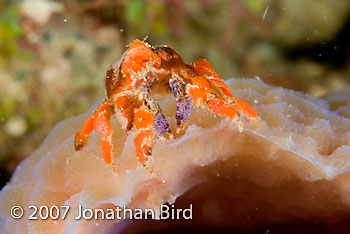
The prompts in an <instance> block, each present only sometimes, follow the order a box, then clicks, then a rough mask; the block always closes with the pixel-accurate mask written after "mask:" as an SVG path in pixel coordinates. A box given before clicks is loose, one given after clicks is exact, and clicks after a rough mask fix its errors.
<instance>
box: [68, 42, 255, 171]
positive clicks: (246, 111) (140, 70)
mask: <svg viewBox="0 0 350 234" xmlns="http://www.w3.org/2000/svg"><path fill="white" fill-rule="evenodd" d="M105 86H106V96H107V97H106V98H105V99H104V101H103V102H102V103H101V104H100V105H99V106H98V107H97V108H96V109H95V111H94V112H93V113H92V115H91V116H90V117H89V118H88V119H86V121H85V122H84V124H83V126H82V128H81V130H80V131H79V132H77V133H76V135H75V141H74V145H75V150H77V151H78V150H80V149H81V148H82V147H83V146H84V145H85V143H86V141H87V138H88V136H89V134H90V133H91V132H92V131H93V130H96V131H97V132H98V134H99V135H100V137H101V149H102V155H103V158H104V162H105V163H106V164H110V163H111V160H112V155H113V144H112V134H113V130H112V126H111V123H110V118H111V116H112V115H113V116H116V117H117V118H118V119H119V121H120V123H121V124H122V127H123V128H124V129H125V130H126V132H127V133H129V134H131V135H132V136H134V139H133V140H134V144H135V148H136V156H137V158H138V161H139V162H140V163H141V164H142V165H144V166H146V165H147V164H148V163H149V161H150V158H151V155H152V147H153V145H154V142H155V139H156V138H157V137H158V138H160V139H162V140H167V139H173V138H174V134H173V133H172V131H171V129H170V127H169V123H168V121H167V120H166V118H165V116H164V115H163V113H162V110H161V108H160V106H159V104H158V103H157V101H156V99H155V94H160V95H164V94H171V93H172V94H173V95H174V96H175V99H176V116H175V118H176V132H177V133H180V132H183V131H184V130H185V129H186V127H187V123H188V119H189V116H190V112H191V105H192V104H194V105H195V106H197V107H202V108H205V109H207V110H209V111H210V112H212V113H213V114H216V115H219V116H223V117H226V118H229V119H232V120H235V121H237V123H240V122H241V121H240V120H241V118H242V117H245V118H246V119H254V118H255V117H256V116H257V112H256V111H255V110H254V109H253V108H251V107H250V106H248V105H247V104H246V103H245V102H244V101H243V100H241V99H239V98H234V97H233V95H232V94H231V92H230V90H229V88H228V87H227V85H226V84H225V83H224V82H223V81H222V80H221V78H220V76H219V75H218V74H217V73H216V72H215V71H214V69H213V67H212V66H211V65H210V64H209V62H207V61H206V60H205V59H199V60H196V61H194V62H192V63H191V64H189V65H187V64H185V63H184V61H183V60H182V59H181V57H180V56H179V55H178V54H177V53H176V52H175V50H173V49H172V48H170V47H168V46H158V47H153V46H151V45H149V44H148V43H147V42H145V41H140V40H134V41H133V42H132V43H131V44H130V45H129V46H128V48H127V50H126V52H125V53H124V54H123V56H122V59H121V62H120V64H119V65H116V64H114V65H111V66H110V67H109V69H108V70H107V74H106V78H105ZM151 94H152V95H151ZM158 96H159V95H158ZM241 129H242V127H240V130H241Z"/></svg>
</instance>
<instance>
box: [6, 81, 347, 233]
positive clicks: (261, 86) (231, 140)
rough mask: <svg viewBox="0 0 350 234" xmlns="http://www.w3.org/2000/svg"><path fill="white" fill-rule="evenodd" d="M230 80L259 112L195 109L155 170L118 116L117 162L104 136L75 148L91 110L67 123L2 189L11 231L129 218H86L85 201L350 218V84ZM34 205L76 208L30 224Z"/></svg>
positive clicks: (198, 218) (271, 218)
mask: <svg viewBox="0 0 350 234" xmlns="http://www.w3.org/2000/svg"><path fill="white" fill-rule="evenodd" d="M227 83H228V85H229V87H230V88H231V90H232V93H233V95H234V96H236V97H240V98H242V99H243V100H245V101H247V103H248V104H249V105H251V106H252V107H254V108H255V109H256V110H257V111H258V113H259V118H257V119H255V120H252V121H249V122H247V123H246V124H245V125H244V131H243V132H242V133H240V132H239V131H238V128H237V126H236V124H235V123H234V122H232V121H230V120H226V119H223V118H220V117H215V116H213V115H212V114H209V113H207V112H206V111H205V110H199V109H195V108H194V109H193V110H192V114H191V117H190V124H189V128H188V129H187V131H186V133H185V134H184V135H183V136H178V137H177V138H176V139H175V140H169V141H164V142H162V141H160V140H158V141H157V143H156V145H155V147H154V150H153V157H154V161H153V165H152V167H153V169H154V172H155V173H154V175H150V174H149V173H148V172H147V171H146V170H144V169H143V168H142V167H141V166H139V165H138V163H137V160H136V157H135V150H134V145H133V141H132V139H131V138H127V137H126V136H125V133H124V131H123V130H122V129H121V128H120V125H119V123H118V122H117V121H116V120H113V122H112V124H113V125H114V137H113V139H114V145H115V162H114V166H108V165H105V164H104V162H103V159H102V158H101V151H100V146H99V137H98V136H97V134H96V133H93V134H92V135H91V136H90V138H89V140H88V143H87V145H86V146H85V147H84V148H83V149H82V150H81V151H79V152H75V151H74V148H73V136H74V133H75V132H76V131H77V130H78V129H79V128H80V127H81V125H82V123H83V121H84V119H85V118H86V117H87V116H88V115H87V114H83V115H80V116H78V117H73V118H70V119H67V120H65V121H63V122H61V123H59V124H58V125H57V126H56V127H55V128H54V129H53V130H52V132H51V133H50V134H49V136H48V137H47V138H46V140H45V141H44V143H43V144H42V145H41V147H40V148H39V149H38V150H37V151H35V152H34V153H33V154H32V155H31V156H30V157H28V158H27V159H26V160H25V161H24V162H22V163H21V164H20V165H19V166H18V168H17V170H16V173H15V174H14V176H13V177H12V180H11V182H10V183H9V184H8V185H7V186H6V187H5V188H4V189H3V190H2V191H1V193H0V215H1V216H0V217H1V219H0V220H1V221H0V225H1V226H2V227H5V230H6V231H7V232H5V233H27V232H28V233H47V232H50V233H60V232H64V233H97V232H98V233H104V232H106V233H107V232H108V230H114V231H116V230H122V229H125V228H127V227H128V225H129V223H130V222H129V221H127V222H126V221H124V222H122V223H116V222H110V221H101V220H98V221H95V220H93V221H90V222H88V221H81V222H78V221H76V220H74V216H76V214H77V212H76V211H77V206H78V205H79V204H82V205H83V206H84V207H89V208H96V207H102V208H107V207H115V206H123V205H124V204H125V205H127V206H128V207H129V208H154V209H159V206H160V205H161V204H164V203H166V202H169V203H172V202H174V201H175V199H176V200H177V201H176V203H175V206H178V207H185V208H186V207H188V205H189V204H190V203H192V204H193V209H194V211H193V212H194V216H195V220H194V221H190V222H186V225H201V224H205V225H213V226H241V225H259V224H262V223H288V222H298V221H301V220H318V221H327V222H336V221H338V220H341V219H343V218H344V217H350V196H349V194H350V174H349V172H350V119H349V113H350V111H349V109H350V104H349V103H350V97H349V93H350V87H346V88H344V89H342V90H339V91H336V92H334V93H332V94H330V95H329V96H327V97H325V99H317V98H314V97H312V96H310V95H308V94H303V93H299V92H295V91H293V90H287V89H282V88H278V87H272V86H269V85H266V84H265V83H263V82H262V81H260V80H256V79H231V80H228V81H227ZM160 105H161V106H162V108H163V110H164V113H165V115H166V116H167V117H168V119H169V122H170V123H171V125H172V127H174V123H175V121H174V116H175V113H174V110H175V104H174V100H173V98H172V97H166V98H163V99H161V100H160ZM173 129H174V128H173ZM13 205H21V206H23V207H25V217H24V218H22V219H20V220H14V219H12V218H10V217H9V212H10V208H11V207H12V206H13ZM28 205H37V206H40V205H49V206H50V205H58V206H60V205H70V206H71V209H70V212H69V214H68V216H67V217H66V219H65V220H64V221H62V220H57V221H52V220H45V221H39V220H37V221H28V215H29V214H30V213H31V212H30V210H28V208H27V207H28ZM179 222H180V221H169V225H170V226H171V225H176V224H179ZM152 223H153V222H152ZM129 226H130V227H132V225H129ZM149 227H150V228H151V226H149Z"/></svg>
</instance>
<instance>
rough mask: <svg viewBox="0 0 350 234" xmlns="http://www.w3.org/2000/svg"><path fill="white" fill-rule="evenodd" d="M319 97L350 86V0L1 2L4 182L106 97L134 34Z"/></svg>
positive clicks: (232, 73)
mask: <svg viewBox="0 0 350 234" xmlns="http://www.w3.org/2000/svg"><path fill="white" fill-rule="evenodd" d="M146 37H147V41H148V42H149V43H150V44H152V45H164V44H165V45H168V46H170V47H172V48H174V49H175V50H176V51H177V52H178V53H179V54H180V55H181V56H182V57H183V59H184V61H185V62H186V63H190V62H192V61H193V60H195V59H199V58H205V59H207V60H208V61H209V62H210V63H211V64H212V66H213V67H214V68H215V70H216V72H217V73H219V74H220V75H221V76H222V78H223V79H227V78H231V77H255V78H260V79H262V80H263V81H264V82H266V83H268V84H272V85H276V86H281V87H285V88H290V89H294V90H298V91H303V92H307V93H311V94H312V95H314V96H316V97H322V95H324V94H326V93H328V92H330V91H333V90H336V89H338V88H341V87H343V86H345V85H349V84H350V1H348V0H337V1H332V0H308V1H301V0H231V1H229V0H227V1H220V0H188V1H185V0H174V1H171V0H160V1H156V0H130V1H127V0H118V1H112V0H91V1H83V0H61V1H53V0H23V1H19V0H12V1H6V0H0V179H1V186H3V185H4V184H5V183H6V182H7V181H8V179H9V177H10V175H11V173H12V172H13V171H14V169H15V167H16V166H17V165H18V163H19V162H20V161H22V160H23V159H24V158H26V157H27V156H28V155H29V154H30V153H32V152H33V151H34V150H35V149H36V148H38V146H39V145H40V144H41V142H42V141H43V139H44V138H45V137H46V136H47V134H48V132H49V130H50V129H51V128H52V127H53V126H54V125H55V124H56V123H58V122H59V121H61V120H63V119H66V118H68V117H71V116H73V115H77V114H80V113H82V112H85V111H86V110H87V109H88V108H89V107H90V106H91V104H92V103H93V102H94V101H95V100H96V99H98V98H101V97H103V96H104V76H105V72H106V70H107V68H108V67H109V65H110V64H112V63H114V62H115V61H116V60H118V59H119V58H120V56H121V55H122V53H123V52H124V50H125V47H126V45H128V44H129V43H130V42H131V41H133V40H134V39H136V38H138V39H144V38H146Z"/></svg>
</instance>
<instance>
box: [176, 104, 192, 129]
mask: <svg viewBox="0 0 350 234" xmlns="http://www.w3.org/2000/svg"><path fill="white" fill-rule="evenodd" d="M190 113H191V101H190V100H189V99H188V98H181V99H177V100H176V124H177V126H180V125H181V123H182V122H185V121H187V120H188V118H189V117H190Z"/></svg>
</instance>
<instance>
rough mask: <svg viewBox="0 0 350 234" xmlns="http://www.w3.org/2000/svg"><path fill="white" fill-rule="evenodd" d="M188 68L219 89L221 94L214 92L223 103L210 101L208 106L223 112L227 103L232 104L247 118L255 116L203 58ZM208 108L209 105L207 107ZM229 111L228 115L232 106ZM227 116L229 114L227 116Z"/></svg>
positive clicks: (255, 113) (251, 109)
mask: <svg viewBox="0 0 350 234" xmlns="http://www.w3.org/2000/svg"><path fill="white" fill-rule="evenodd" d="M189 68H190V70H191V71H192V72H194V73H195V74H197V75H200V76H205V77H206V78H207V80H208V81H209V83H210V86H211V88H213V89H215V88H216V89H219V90H220V91H221V93H222V94H221V95H220V94H218V93H217V92H216V95H217V96H222V99H224V100H225V102H224V103H225V104H224V103H221V102H219V101H212V102H211V103H208V106H211V108H212V109H215V110H216V111H219V112H223V110H219V109H223V108H227V103H229V104H231V105H233V106H234V107H235V109H236V110H237V111H239V112H240V113H242V114H243V115H244V116H245V117H247V118H248V119H254V118H256V116H257V112H256V111H255V110H254V109H253V108H251V107H250V106H248V105H247V104H246V103H245V102H244V101H243V100H242V99H240V98H234V97H233V96H232V94H231V92H230V89H229V88H228V87H227V85H226V84H225V83H224V82H223V81H222V80H221V78H220V76H219V75H218V74H217V73H216V72H215V71H214V68H213V67H212V66H211V65H210V64H209V62H208V61H206V60H205V59H199V60H196V61H194V62H193V63H191V64H190V65H189ZM209 108H210V107H209ZM229 109H231V110H230V111H229V112H232V113H229V115H232V114H233V112H234V111H232V108H229ZM227 117H229V116H227Z"/></svg>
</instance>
